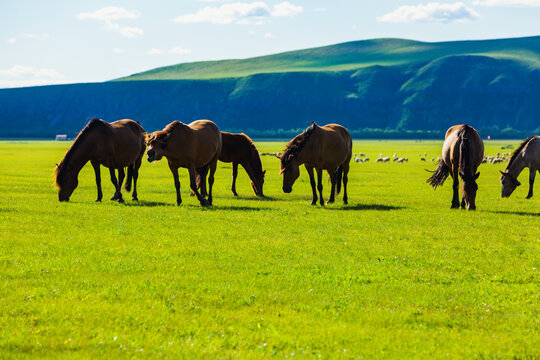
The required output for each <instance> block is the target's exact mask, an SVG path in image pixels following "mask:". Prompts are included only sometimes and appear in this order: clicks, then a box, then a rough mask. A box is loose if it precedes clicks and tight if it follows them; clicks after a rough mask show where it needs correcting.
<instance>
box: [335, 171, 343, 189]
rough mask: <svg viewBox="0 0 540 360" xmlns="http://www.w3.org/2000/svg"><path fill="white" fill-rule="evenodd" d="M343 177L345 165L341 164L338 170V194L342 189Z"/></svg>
mask: <svg viewBox="0 0 540 360" xmlns="http://www.w3.org/2000/svg"><path fill="white" fill-rule="evenodd" d="M342 177H343V165H339V166H338V168H337V170H336V185H337V186H336V195H339V192H340V191H341V179H342Z"/></svg>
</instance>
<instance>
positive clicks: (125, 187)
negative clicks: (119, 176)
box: [124, 164, 135, 191]
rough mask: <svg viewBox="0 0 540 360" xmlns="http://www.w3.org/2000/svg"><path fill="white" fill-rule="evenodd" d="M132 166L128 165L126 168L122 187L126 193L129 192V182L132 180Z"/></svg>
mask: <svg viewBox="0 0 540 360" xmlns="http://www.w3.org/2000/svg"><path fill="white" fill-rule="evenodd" d="M134 166H135V165H134V164H130V165H129V166H128V168H127V178H126V184H125V185H124V189H126V191H131V180H132V179H133V168H134Z"/></svg>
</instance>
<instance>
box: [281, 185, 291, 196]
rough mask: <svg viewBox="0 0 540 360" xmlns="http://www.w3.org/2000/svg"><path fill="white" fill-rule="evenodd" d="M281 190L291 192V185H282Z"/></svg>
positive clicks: (286, 192)
mask: <svg viewBox="0 0 540 360" xmlns="http://www.w3.org/2000/svg"><path fill="white" fill-rule="evenodd" d="M283 192H284V193H285V194H290V193H291V192H292V186H284V187H283Z"/></svg>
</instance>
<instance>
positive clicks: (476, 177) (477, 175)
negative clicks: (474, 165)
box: [474, 171, 480, 180]
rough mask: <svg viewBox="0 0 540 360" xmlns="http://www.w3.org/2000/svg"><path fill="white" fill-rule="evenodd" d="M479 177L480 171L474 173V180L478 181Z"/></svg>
mask: <svg viewBox="0 0 540 360" xmlns="http://www.w3.org/2000/svg"><path fill="white" fill-rule="evenodd" d="M479 177H480V171H479V172H477V173H476V175H474V179H475V180H476V179H478V178H479Z"/></svg>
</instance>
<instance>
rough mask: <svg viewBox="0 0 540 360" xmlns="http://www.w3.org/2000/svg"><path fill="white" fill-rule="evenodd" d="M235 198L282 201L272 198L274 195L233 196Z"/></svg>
mask: <svg viewBox="0 0 540 360" xmlns="http://www.w3.org/2000/svg"><path fill="white" fill-rule="evenodd" d="M234 198H235V199H238V200H249V201H253V200H257V201H283V199H278V198H274V197H271V196H263V197H260V196H255V195H253V196H242V195H240V196H234Z"/></svg>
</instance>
